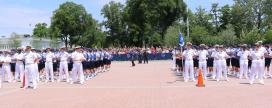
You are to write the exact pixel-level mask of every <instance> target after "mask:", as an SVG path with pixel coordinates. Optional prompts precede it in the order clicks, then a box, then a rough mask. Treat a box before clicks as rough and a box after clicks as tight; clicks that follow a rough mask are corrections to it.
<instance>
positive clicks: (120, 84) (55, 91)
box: [0, 61, 272, 108]
mask: <svg viewBox="0 0 272 108" xmlns="http://www.w3.org/2000/svg"><path fill="white" fill-rule="evenodd" d="M170 64H171V63H170V61H156V62H150V64H148V65H137V66H136V67H129V66H130V63H129V62H114V63H113V65H112V70H111V71H110V72H107V73H103V74H101V75H99V76H98V77H96V78H94V79H91V80H89V81H88V82H87V83H85V84H84V85H79V84H78V85H70V84H67V83H64V82H63V83H47V84H44V83H40V84H39V86H38V89H36V90H31V89H27V90H23V89H20V88H19V84H18V83H13V84H7V83H4V85H3V88H2V89H0V108H272V79H267V80H265V85H259V84H254V85H251V86H250V85H248V84H247V81H246V80H242V81H240V80H238V79H234V78H230V82H223V81H222V82H215V81H206V87H205V88H197V87H195V82H188V83H184V82H183V81H182V78H179V77H177V76H175V75H174V73H173V72H172V71H170V69H169V66H170Z"/></svg>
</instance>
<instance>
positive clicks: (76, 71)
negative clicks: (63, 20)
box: [0, 46, 112, 89]
mask: <svg viewBox="0 0 272 108" xmlns="http://www.w3.org/2000/svg"><path fill="white" fill-rule="evenodd" d="M111 58H112V55H111V51H110V50H108V49H98V50H97V49H88V48H81V47H76V48H75V49H74V50H69V51H67V50H66V48H64V47H63V48H60V49H58V50H56V49H54V50H53V49H51V48H46V49H44V50H37V49H34V48H32V47H31V46H26V47H25V48H17V49H13V50H11V51H1V52H0V65H1V74H2V78H1V80H0V81H1V83H0V87H1V84H2V83H3V82H8V83H12V82H25V85H24V86H22V87H23V88H33V89H36V88H37V83H39V82H40V81H44V82H45V83H48V82H55V81H57V82H63V81H65V82H67V83H70V84H74V83H80V84H83V83H84V81H86V80H89V79H91V78H94V77H95V76H97V75H98V74H99V73H103V72H107V71H109V69H110V66H111Z"/></svg>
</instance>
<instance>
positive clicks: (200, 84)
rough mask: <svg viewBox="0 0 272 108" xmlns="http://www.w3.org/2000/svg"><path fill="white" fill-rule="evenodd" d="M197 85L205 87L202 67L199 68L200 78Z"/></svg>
mask: <svg viewBox="0 0 272 108" xmlns="http://www.w3.org/2000/svg"><path fill="white" fill-rule="evenodd" d="M196 86H197V87H205V84H204V80H203V75H202V69H199V73H198V80H197V84H196Z"/></svg>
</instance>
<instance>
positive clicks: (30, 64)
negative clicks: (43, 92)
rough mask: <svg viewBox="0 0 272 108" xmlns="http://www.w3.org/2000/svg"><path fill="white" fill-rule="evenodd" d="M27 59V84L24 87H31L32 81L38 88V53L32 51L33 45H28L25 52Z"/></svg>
mask: <svg viewBox="0 0 272 108" xmlns="http://www.w3.org/2000/svg"><path fill="white" fill-rule="evenodd" d="M24 61H25V83H26V84H25V86H24V88H28V87H30V84H31V82H32V86H33V89H36V88H37V80H36V74H35V68H34V67H35V64H34V63H35V61H37V57H36V54H34V53H32V51H31V46H27V47H26V52H25V53H24Z"/></svg>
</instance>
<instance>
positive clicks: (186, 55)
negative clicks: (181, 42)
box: [182, 42, 196, 82]
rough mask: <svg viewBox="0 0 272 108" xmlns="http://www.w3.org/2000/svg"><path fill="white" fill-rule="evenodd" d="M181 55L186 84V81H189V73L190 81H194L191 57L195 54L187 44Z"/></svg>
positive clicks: (190, 44) (188, 43) (190, 45)
mask: <svg viewBox="0 0 272 108" xmlns="http://www.w3.org/2000/svg"><path fill="white" fill-rule="evenodd" d="M182 55H183V57H184V59H185V67H184V81H185V82H188V80H189V73H190V79H191V80H192V81H195V77H194V61H193V57H194V56H195V55H196V53H195V52H194V50H193V49H192V43H190V42H187V49H186V50H185V51H184V52H183V54H182Z"/></svg>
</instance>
